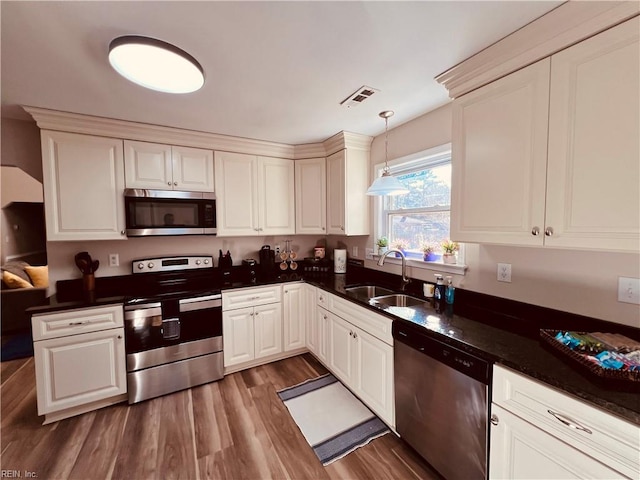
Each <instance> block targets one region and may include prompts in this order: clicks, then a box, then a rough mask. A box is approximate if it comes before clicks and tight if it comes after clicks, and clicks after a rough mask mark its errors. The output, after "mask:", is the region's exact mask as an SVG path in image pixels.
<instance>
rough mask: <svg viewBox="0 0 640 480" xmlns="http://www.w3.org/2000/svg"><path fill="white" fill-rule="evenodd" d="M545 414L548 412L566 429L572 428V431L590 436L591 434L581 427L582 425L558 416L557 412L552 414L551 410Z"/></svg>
mask: <svg viewBox="0 0 640 480" xmlns="http://www.w3.org/2000/svg"><path fill="white" fill-rule="evenodd" d="M547 412H549V413H550V414H551V415H553V416H554V417H555V419H556V420H558V421H559V422H560V423H563V424H564V425H566V426H567V427H570V428H573V429H574V430H582V431H583V432H585V433H588V434H592V433H593V432H592V431H591V430H589V429H588V428H587V427H583V426H582V425H580V424H579V423H577V422H575V421H574V420H571V419H569V418H566V417H563V416H562V415H560V414H559V413H557V412H554V411H553V410H547Z"/></svg>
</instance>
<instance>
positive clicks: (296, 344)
mask: <svg viewBox="0 0 640 480" xmlns="http://www.w3.org/2000/svg"><path fill="white" fill-rule="evenodd" d="M282 290H283V298H284V300H283V307H284V311H283V315H282V320H283V324H284V325H283V326H284V332H283V333H284V337H283V338H284V351H285V352H286V351H289V350H295V349H298V348H304V346H305V323H306V322H305V314H306V309H305V308H304V307H305V299H306V296H305V294H304V284H302V283H297V284H294V285H285V286H284V287H283V288H282ZM314 294H315V292H314ZM314 300H315V297H314ZM314 303H315V302H314Z"/></svg>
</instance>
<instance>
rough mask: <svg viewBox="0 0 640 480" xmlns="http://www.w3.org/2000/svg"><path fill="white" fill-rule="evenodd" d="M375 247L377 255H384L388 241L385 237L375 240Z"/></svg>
mask: <svg viewBox="0 0 640 480" xmlns="http://www.w3.org/2000/svg"><path fill="white" fill-rule="evenodd" d="M376 246H377V247H378V255H382V254H384V252H386V251H387V247H388V246H389V240H388V239H387V237H380V238H378V240H376Z"/></svg>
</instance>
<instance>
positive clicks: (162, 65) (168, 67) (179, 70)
mask: <svg viewBox="0 0 640 480" xmlns="http://www.w3.org/2000/svg"><path fill="white" fill-rule="evenodd" d="M109 63H110V64H111V66H112V67H113V68H114V69H115V70H116V72H118V73H119V74H120V75H122V76H123V77H125V78H126V79H127V80H130V81H132V82H134V83H137V84H138V85H141V86H143V87H146V88H150V89H151V90H157V91H159V92H166V93H190V92H195V91H196V90H199V89H200V88H201V87H202V85H204V71H203V70H202V67H201V66H200V64H199V63H198V61H197V60H196V59H195V58H193V57H192V56H191V55H189V54H188V53H187V52H185V51H184V50H181V49H179V48H178V47H176V46H174V45H171V44H170V43H167V42H163V41H162V40H157V39H155V38H149V37H141V36H138V35H126V36H124V37H118V38H115V39H113V40H112V41H111V43H110V44H109Z"/></svg>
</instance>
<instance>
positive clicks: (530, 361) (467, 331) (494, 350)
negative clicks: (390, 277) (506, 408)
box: [308, 275, 640, 425]
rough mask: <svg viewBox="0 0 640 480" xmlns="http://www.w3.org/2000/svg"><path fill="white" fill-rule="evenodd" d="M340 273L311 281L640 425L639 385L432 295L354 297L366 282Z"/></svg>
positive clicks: (427, 333) (410, 326) (443, 340)
mask: <svg viewBox="0 0 640 480" xmlns="http://www.w3.org/2000/svg"><path fill="white" fill-rule="evenodd" d="M339 277H340V276H338V275H336V276H335V277H334V278H328V277H327V278H325V279H310V280H308V281H309V282H310V283H312V284H313V285H315V286H317V287H320V288H322V289H324V290H326V291H328V292H330V293H334V294H336V295H338V296H340V297H342V298H346V299H348V300H351V301H353V302H355V303H358V304H359V305H362V306H364V307H365V308H368V309H370V310H372V311H376V312H378V313H382V314H384V315H387V316H389V317H390V318H392V319H393V320H394V321H398V322H402V323H403V325H406V326H408V327H409V328H413V329H416V330H417V331H418V332H420V333H423V334H426V335H428V336H430V337H433V338H435V339H437V340H439V341H442V342H444V343H448V344H450V345H452V346H454V347H457V348H459V349H461V350H465V351H468V352H469V353H472V354H474V355H477V356H479V357H481V358H484V359H486V360H488V361H490V362H493V363H497V364H501V365H504V366H506V367H509V368H512V369H513V370H516V371H518V372H521V373H523V374H525V375H528V376H530V377H532V378H535V379H536V380H538V381H540V382H542V383H544V384H547V385H549V386H551V387H555V388H557V389H559V390H561V391H563V392H565V393H568V394H571V395H573V396H575V397H577V398H579V399H581V400H583V401H585V402H587V403H589V404H591V405H593V406H595V407H599V408H601V409H602V410H605V411H607V412H608V413H611V414H613V415H616V416H618V417H620V418H622V419H624V420H627V421H630V422H632V423H635V424H638V425H640V386H638V388H637V389H635V393H634V392H633V391H621V390H616V389H613V388H608V387H606V386H602V385H601V384H600V383H598V382H597V381H595V380H594V379H593V378H588V377H586V376H585V375H583V374H582V373H581V371H579V370H577V369H576V368H575V367H573V366H571V365H570V364H569V363H567V362H566V361H565V360H563V359H561V358H559V356H558V355H557V354H555V353H553V352H552V351H550V349H548V348H547V347H545V346H544V344H543V343H542V342H540V341H539V340H538V338H537V337H536V338H531V337H528V336H526V335H522V334H519V333H514V332H510V331H508V330H505V329H503V328H498V327H495V326H492V325H488V324H487V323H484V322H482V321H478V320H472V319H470V318H466V317H464V316H461V315H457V314H455V313H454V310H455V309H452V308H451V306H448V308H447V309H445V310H444V311H442V312H441V313H438V312H437V311H436V310H435V308H434V307H433V306H432V304H431V302H428V301H427V299H425V304H423V306H421V307H418V308H412V309H403V308H401V307H391V308H379V307H377V306H373V305H370V304H369V303H368V298H366V297H358V296H354V295H352V294H348V293H347V292H346V291H345V287H346V286H348V285H353V284H356V283H363V282H361V281H360V282H357V281H356V282H353V281H352V280H351V279H349V278H339ZM342 277H345V276H342ZM360 280H361V279H360ZM365 283H371V282H365ZM386 286H389V285H388V284H387V285H386ZM456 293H457V292H456ZM411 294H412V295H414V296H416V297H419V298H421V295H419V294H415V293H413V292H411ZM422 298H423V297H422ZM403 317H404V318H403Z"/></svg>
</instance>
